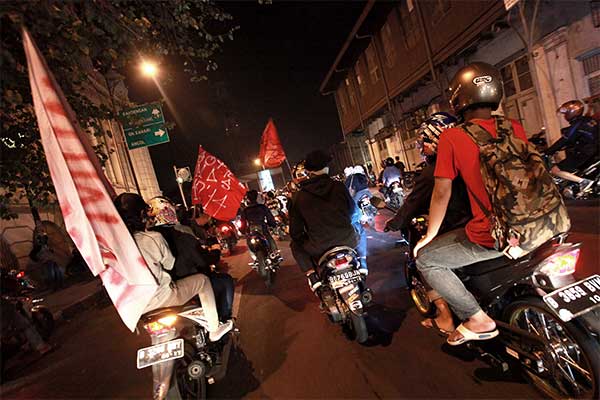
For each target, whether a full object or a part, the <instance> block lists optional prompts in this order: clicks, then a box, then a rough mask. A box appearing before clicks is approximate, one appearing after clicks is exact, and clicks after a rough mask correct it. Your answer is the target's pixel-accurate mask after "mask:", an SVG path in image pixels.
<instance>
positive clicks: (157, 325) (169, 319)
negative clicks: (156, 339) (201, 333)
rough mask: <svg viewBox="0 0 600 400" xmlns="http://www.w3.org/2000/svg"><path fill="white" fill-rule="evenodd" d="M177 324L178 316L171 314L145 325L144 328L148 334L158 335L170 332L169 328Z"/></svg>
mask: <svg viewBox="0 0 600 400" xmlns="http://www.w3.org/2000/svg"><path fill="white" fill-rule="evenodd" d="M175 322H177V315H175V314H171V315H167V316H164V317H162V318H160V319H157V320H156V321H152V322H148V323H147V324H144V328H145V329H146V331H147V332H148V333H150V334H152V335H157V334H161V333H164V332H166V331H168V330H169V328H171V327H172V326H173V325H175Z"/></svg>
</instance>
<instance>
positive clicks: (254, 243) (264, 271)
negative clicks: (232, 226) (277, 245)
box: [246, 226, 281, 287]
mask: <svg viewBox="0 0 600 400" xmlns="http://www.w3.org/2000/svg"><path fill="white" fill-rule="evenodd" d="M246 243H247V245H248V249H249V250H250V252H251V253H250V254H251V255H252V259H253V262H252V263H251V266H252V269H254V270H256V272H258V274H259V275H260V277H261V278H263V279H264V281H265V285H266V286H267V287H270V286H271V285H272V284H273V282H274V280H275V274H276V273H277V270H278V269H279V263H280V262H281V257H280V256H279V253H278V252H275V253H271V251H270V249H271V246H269V241H268V240H267V238H266V237H265V235H264V233H263V231H262V227H261V226H250V227H249V229H248V233H247V234H246Z"/></svg>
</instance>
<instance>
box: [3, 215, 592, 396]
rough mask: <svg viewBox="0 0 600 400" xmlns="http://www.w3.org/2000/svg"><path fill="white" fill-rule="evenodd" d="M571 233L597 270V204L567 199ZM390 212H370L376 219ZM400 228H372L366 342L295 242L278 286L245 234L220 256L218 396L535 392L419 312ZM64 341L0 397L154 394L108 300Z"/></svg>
mask: <svg viewBox="0 0 600 400" xmlns="http://www.w3.org/2000/svg"><path fill="white" fill-rule="evenodd" d="M570 209H571V210H572V212H571V215H572V218H573V224H574V229H573V230H574V231H575V233H574V235H573V238H574V239H576V240H584V241H585V246H584V251H583V255H582V260H581V261H582V262H581V263H580V266H579V268H580V271H579V272H580V273H584V274H586V275H587V274H590V273H593V272H595V273H598V259H599V257H598V232H599V230H598V219H599V218H598V207H597V205H596V206H594V207H590V206H586V205H584V206H577V207H574V206H571V207H570ZM386 217H387V216H386V215H382V216H380V217H378V219H377V224H376V225H377V227H376V228H377V229H378V230H381V228H382V225H383V221H384V220H385V219H386ZM395 239H396V237H395V236H394V235H392V234H384V233H380V232H377V231H374V230H370V231H369V259H368V260H369V269H370V274H369V278H368V283H369V285H370V287H371V288H372V290H373V291H374V294H375V297H374V304H373V305H372V306H371V307H370V308H369V318H368V326H369V330H370V332H371V333H372V338H371V339H370V340H369V342H368V343H367V344H366V345H359V344H357V343H355V342H351V341H348V340H347V339H346V338H345V337H344V336H343V334H342V332H341V330H340V328H339V327H338V326H336V325H333V324H331V323H330V322H329V321H328V320H327V318H326V316H325V315H323V314H321V313H320V311H319V307H318V302H317V299H316V297H315V296H314V295H313V294H312V293H311V292H310V291H309V289H308V287H307V285H306V280H305V278H304V276H303V275H302V274H301V273H300V271H299V269H298V267H297V266H296V265H295V262H294V260H293V258H292V256H291V254H290V251H289V247H288V242H279V245H280V247H281V249H282V254H283V256H284V258H285V261H284V262H283V265H282V267H281V269H280V272H279V274H278V275H277V279H276V282H275V284H274V287H273V288H271V289H270V290H268V289H266V288H265V286H264V284H263V282H262V280H261V279H260V278H259V277H258V275H257V274H256V273H254V272H253V271H251V269H250V267H248V265H247V263H248V261H249V254H248V252H247V250H246V246H245V243H243V242H240V244H239V245H238V247H237V248H236V254H235V255H234V256H232V257H227V258H225V261H226V262H227V265H226V266H225V268H224V269H226V270H228V272H229V273H231V274H232V275H233V276H234V277H235V278H236V280H237V286H236V294H237V295H238V298H237V304H236V307H235V312H236V313H237V318H238V320H237V322H238V327H239V329H240V331H241V332H240V335H239V338H238V346H237V348H236V350H235V351H234V352H233V353H232V356H231V359H230V364H229V369H228V373H227V376H226V378H225V379H224V380H223V381H221V382H218V383H216V384H215V385H212V386H210V387H209V396H210V397H213V398H228V399H229V398H242V397H244V398H273V399H283V398H286V399H287V398H294V399H298V398H337V399H339V398H435V399H439V398H461V399H465V398H473V399H475V398H476V399H484V398H510V399H525V398H526V399H532V398H540V397H541V396H540V395H539V394H538V393H537V392H536V391H535V390H534V389H533V388H532V387H531V386H529V385H528V384H527V383H525V382H524V381H522V380H521V379H520V378H519V377H515V376H511V375H510V374H502V373H500V372H499V371H497V370H496V369H493V368H491V367H490V366H488V365H487V364H486V363H485V362H483V361H481V360H480V359H478V358H476V357H475V356H474V355H473V354H471V353H469V352H468V351H467V350H465V349H454V348H450V347H449V346H447V345H445V344H444V339H443V338H441V337H440V336H438V335H436V334H435V333H434V332H433V331H431V330H427V329H425V328H423V327H421V325H420V324H419V321H420V320H421V318H420V316H419V314H418V313H417V311H416V310H415V309H414V307H413V306H412V303H411V302H410V299H409V296H408V293H407V291H406V289H405V284H404V277H403V273H402V268H401V265H402V260H403V257H404V255H403V251H404V248H402V247H398V246H396V244H395ZM53 341H54V342H55V343H58V344H59V345H60V347H59V348H58V349H57V350H56V351H55V352H53V353H51V354H49V355H47V356H46V357H44V358H42V359H41V360H36V361H35V362H31V363H30V364H29V365H24V366H23V367H22V368H21V369H20V370H13V371H11V372H10V374H9V376H8V380H7V381H5V382H3V384H2V386H1V387H0V388H1V390H2V391H1V393H0V395H1V397H2V398H3V399H13V398H15V399H27V398H31V399H34V398H35V399H42V398H52V399H55V398H82V399H83V398H85V399H89V398H111V399H112V398H150V397H151V392H152V376H151V369H150V368H147V369H144V370H137V369H136V365H135V356H136V351H137V349H138V348H140V347H145V346H148V345H149V339H148V337H147V336H146V335H145V334H144V333H142V334H140V335H136V334H132V333H130V332H129V331H128V330H127V329H126V328H125V326H124V325H123V324H122V323H121V321H120V320H119V318H118V316H117V314H116V312H115V310H114V308H113V307H112V305H111V304H110V303H107V304H104V305H100V306H98V307H97V308H94V309H91V310H88V311H87V312H85V313H83V314H81V315H79V316H77V317H76V318H75V319H74V320H72V321H69V322H66V323H63V325H61V326H60V327H59V328H58V330H57V333H56V335H55V336H54V337H53Z"/></svg>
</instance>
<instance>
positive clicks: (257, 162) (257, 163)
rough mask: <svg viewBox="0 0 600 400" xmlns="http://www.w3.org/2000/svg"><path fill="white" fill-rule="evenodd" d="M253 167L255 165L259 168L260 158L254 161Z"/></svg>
mask: <svg viewBox="0 0 600 400" xmlns="http://www.w3.org/2000/svg"><path fill="white" fill-rule="evenodd" d="M254 165H257V166H259V167H260V165H261V162H260V158H256V159H254Z"/></svg>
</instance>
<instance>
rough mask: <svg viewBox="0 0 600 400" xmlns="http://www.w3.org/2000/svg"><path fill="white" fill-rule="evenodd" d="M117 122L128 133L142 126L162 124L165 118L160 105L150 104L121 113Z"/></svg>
mask: <svg viewBox="0 0 600 400" xmlns="http://www.w3.org/2000/svg"><path fill="white" fill-rule="evenodd" d="M119 121H120V122H121V124H122V125H123V130H125V131H128V130H130V129H137V128H139V127H142V126H147V125H154V124H163V123H164V122H165V117H164V115H163V111H162V107H161V106H160V103H150V104H144V105H141V106H136V107H132V108H128V109H126V110H123V111H121V112H120V113H119Z"/></svg>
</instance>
